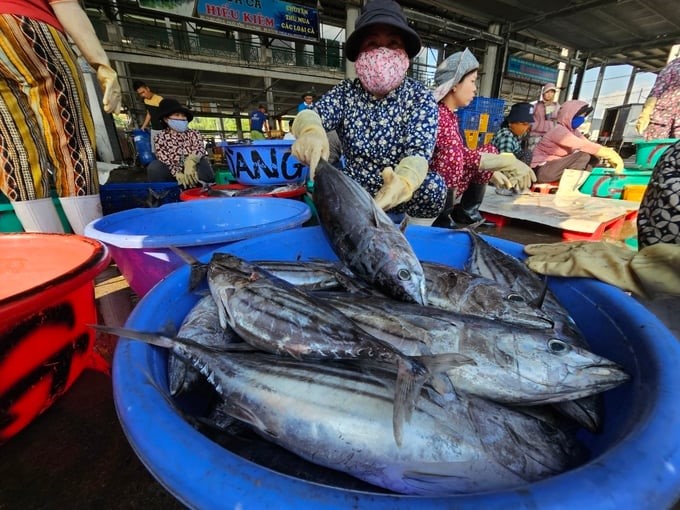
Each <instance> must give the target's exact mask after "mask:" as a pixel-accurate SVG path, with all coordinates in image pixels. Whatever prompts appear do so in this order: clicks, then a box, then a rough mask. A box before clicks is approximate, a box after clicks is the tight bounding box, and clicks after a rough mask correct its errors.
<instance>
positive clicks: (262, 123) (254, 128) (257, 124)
mask: <svg viewBox="0 0 680 510" xmlns="http://www.w3.org/2000/svg"><path fill="white" fill-rule="evenodd" d="M268 118H269V117H267V108H266V107H265V105H263V104H261V105H259V106H258V107H257V110H255V111H253V112H252V113H251V114H250V139H251V140H264V139H265V136H264V134H265V133H266V132H267V131H269V120H268Z"/></svg>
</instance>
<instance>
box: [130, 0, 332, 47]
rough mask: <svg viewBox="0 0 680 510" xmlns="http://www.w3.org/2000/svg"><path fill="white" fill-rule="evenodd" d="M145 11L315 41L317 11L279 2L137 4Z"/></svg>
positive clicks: (157, 0)
mask: <svg viewBox="0 0 680 510" xmlns="http://www.w3.org/2000/svg"><path fill="white" fill-rule="evenodd" d="M138 2H139V6H140V7H143V8H145V9H151V10H154V11H159V12H163V13H165V14H174V15H175V16H183V17H189V18H200V19H204V20H206V21H212V22H216V23H220V24H223V25H227V26H229V27H234V28H238V29H241V30H247V31H249V32H256V33H259V34H262V33H264V34H271V35H275V36H279V37H286V38H289V39H304V40H307V41H318V40H319V11H318V10H317V9H314V8H311V7H306V6H304V5H297V4H293V3H290V2H283V1H281V0H269V1H262V0H229V1H224V0H138Z"/></svg>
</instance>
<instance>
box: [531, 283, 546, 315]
mask: <svg viewBox="0 0 680 510" xmlns="http://www.w3.org/2000/svg"><path fill="white" fill-rule="evenodd" d="M547 294H548V275H545V276H544V277H543V288H542V289H541V293H540V294H539V295H538V296H536V298H535V299H534V300H532V301H531V302H530V303H529V305H531V306H533V307H534V308H536V309H537V310H540V309H541V307H542V306H543V302H544V301H545V296H546V295H547Z"/></svg>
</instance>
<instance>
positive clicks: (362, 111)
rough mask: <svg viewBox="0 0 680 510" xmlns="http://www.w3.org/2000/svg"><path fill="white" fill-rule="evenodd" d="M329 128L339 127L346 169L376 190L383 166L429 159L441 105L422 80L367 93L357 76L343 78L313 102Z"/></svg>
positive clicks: (352, 175) (370, 190) (336, 128)
mask: <svg viewBox="0 0 680 510" xmlns="http://www.w3.org/2000/svg"><path fill="white" fill-rule="evenodd" d="M314 110H315V111H316V112H317V113H318V114H319V115H320V116H321V119H322V122H323V126H324V128H325V129H326V130H327V131H331V130H336V131H337V133H338V136H339V137H340V140H341V142H342V149H343V155H344V156H345V169H344V171H345V173H347V174H348V175H349V176H350V177H352V178H353V179H354V180H356V181H358V182H359V183H360V184H361V185H362V186H363V187H364V188H365V189H366V190H367V191H368V192H369V193H371V194H372V195H375V193H376V192H377V191H378V190H379V189H380V187H381V186H382V184H383V180H382V175H381V172H382V170H383V169H384V168H385V167H387V166H391V167H392V168H396V166H397V165H398V164H399V162H400V161H401V160H402V159H403V158H405V157H406V156H420V157H422V158H424V159H425V160H429V159H430V156H431V155H432V150H433V149H434V143H435V137H436V132H437V104H436V103H435V101H434V97H433V96H432V94H431V93H430V92H429V91H428V90H427V89H426V88H425V86H424V85H423V84H421V83H420V82H418V81H416V80H413V79H411V78H408V77H407V78H406V79H405V80H404V82H403V83H402V84H401V85H400V86H399V87H397V88H396V89H395V90H393V91H392V92H390V93H389V94H387V95H386V96H385V97H383V98H376V97H374V96H372V95H371V94H369V93H368V92H366V91H365V90H364V88H363V87H362V86H361V83H360V82H359V80H358V79H355V80H344V81H342V82H340V83H339V84H338V85H336V86H335V87H333V89H331V90H330V91H329V92H328V93H326V94H324V95H323V96H322V97H321V98H320V99H318V100H317V101H316V102H315V103H314Z"/></svg>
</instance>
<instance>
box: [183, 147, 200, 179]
mask: <svg viewBox="0 0 680 510" xmlns="http://www.w3.org/2000/svg"><path fill="white" fill-rule="evenodd" d="M199 161H201V156H199V155H197V154H190V155H188V156H187V157H186V159H185V160H184V180H185V184H184V185H185V186H195V185H196V184H198V163H199Z"/></svg>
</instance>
